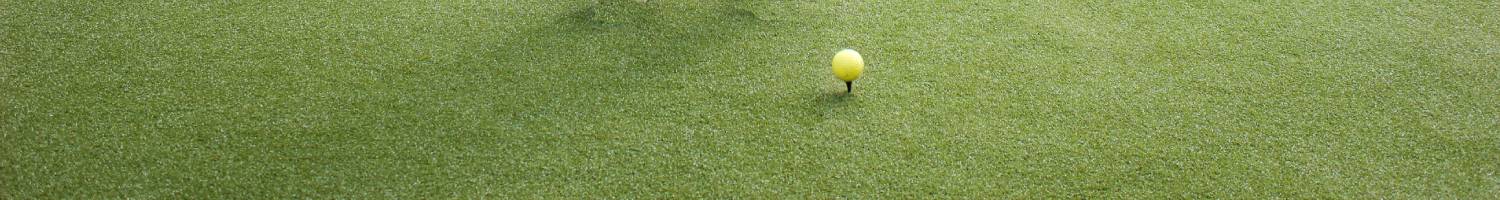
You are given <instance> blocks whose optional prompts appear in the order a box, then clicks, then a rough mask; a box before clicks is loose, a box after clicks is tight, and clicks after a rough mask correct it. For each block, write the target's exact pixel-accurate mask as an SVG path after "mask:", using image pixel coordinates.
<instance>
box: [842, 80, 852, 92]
mask: <svg viewBox="0 0 1500 200" xmlns="http://www.w3.org/2000/svg"><path fill="white" fill-rule="evenodd" d="M844 93H854V81H844Z"/></svg>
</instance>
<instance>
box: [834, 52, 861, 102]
mask: <svg viewBox="0 0 1500 200" xmlns="http://www.w3.org/2000/svg"><path fill="white" fill-rule="evenodd" d="M864 71H865V59H864V57H861V56H860V55H859V52H857V51H854V50H853V49H844V50H842V51H839V53H838V54H834V55H833V76H834V77H838V78H839V80H844V87H845V90H844V92H846V93H852V92H854V80H855V79H859V75H860V74H861V73H864Z"/></svg>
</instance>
